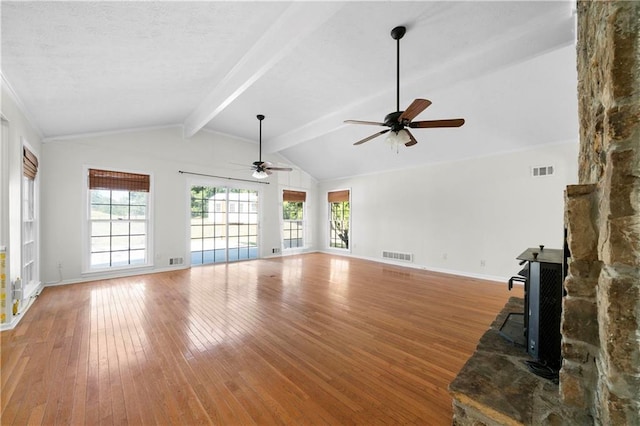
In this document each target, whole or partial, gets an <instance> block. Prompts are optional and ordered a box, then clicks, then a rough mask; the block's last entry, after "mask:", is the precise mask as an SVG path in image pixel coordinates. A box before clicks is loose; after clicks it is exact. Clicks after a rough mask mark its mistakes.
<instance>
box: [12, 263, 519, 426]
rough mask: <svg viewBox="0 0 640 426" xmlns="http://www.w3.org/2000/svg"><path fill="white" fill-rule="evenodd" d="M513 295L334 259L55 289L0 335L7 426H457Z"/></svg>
mask: <svg viewBox="0 0 640 426" xmlns="http://www.w3.org/2000/svg"><path fill="white" fill-rule="evenodd" d="M513 295H514V292H509V291H508V290H507V286H506V284H505V283H503V284H502V285H499V284H496V283H490V282H486V281H481V280H474V279H467V278H462V277H457V276H450V275H444V274H437V273H432V272H427V271H422V270H416V269H408V268H401V267H396V266H390V265H384V264H381V263H375V262H369V261H364V260H358V259H352V258H345V257H339V256H332V255H327V254H320V253H313V254H306V255H300V256H293V257H284V258H275V259H262V260H256V261H249V262H242V263H234V264H228V265H210V266H202V267H197V268H196V267H194V268H192V269H190V270H183V271H175V272H166V273H159V274H150V275H143V276H137V277H129V278H122V279H113V280H104V281H95V282H91V283H83V284H74V285H67V286H60V287H49V288H46V289H45V290H44V291H43V292H42V294H41V295H40V297H39V298H38V300H36V302H35V304H34V305H33V306H32V308H31V309H30V310H29V311H28V312H27V314H26V316H25V318H23V320H22V321H21V322H20V324H19V325H18V326H17V327H16V328H15V329H14V330H12V331H6V332H3V333H2V334H1V336H0V337H1V339H2V357H1V367H2V377H1V380H2V381H1V384H2V398H1V401H2V406H1V408H2V413H1V418H0V420H1V423H2V425H12V424H14V425H25V424H43V425H52V424H72V425H76V424H90V425H97V424H132V425H138V424H180V425H189V424H223V425H237V424H293V425H299V424H331V425H338V424H339V425H349V424H360V425H390V424H422V425H445V424H451V399H450V397H449V395H448V392H447V386H448V384H449V382H450V381H451V380H453V378H454V377H455V375H456V374H457V372H458V370H459V369H460V368H461V367H462V365H463V364H464V362H465V361H466V359H467V358H468V357H469V356H470V355H471V354H472V352H473V350H474V349H475V346H476V343H477V341H478V339H479V338H480V336H481V335H482V333H484V331H486V329H487V328H488V327H489V324H490V323H491V321H492V320H493V319H494V317H495V315H496V314H497V313H498V312H499V311H500V309H501V308H502V307H503V305H504V304H505V303H506V301H507V299H508V298H509V296H513ZM515 295H521V289H518V290H516V293H515Z"/></svg>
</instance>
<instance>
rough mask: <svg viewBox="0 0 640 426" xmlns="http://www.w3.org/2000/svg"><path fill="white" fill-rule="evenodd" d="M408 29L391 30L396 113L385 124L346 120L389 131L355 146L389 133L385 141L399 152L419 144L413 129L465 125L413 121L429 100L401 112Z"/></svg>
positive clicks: (460, 122)
mask: <svg viewBox="0 0 640 426" xmlns="http://www.w3.org/2000/svg"><path fill="white" fill-rule="evenodd" d="M406 31H407V29H406V28H405V27H403V26H398V27H395V28H394V29H392V30H391V38H393V39H394V40H396V42H397V61H396V71H397V78H396V111H395V112H392V113H389V114H387V116H386V117H385V118H384V122H377V121H360V120H345V123H351V124H366V125H372V126H386V127H389V129H386V130H382V131H380V132H378V133H375V134H373V135H371V136H368V137H366V138H364V139H361V140H359V141H358V142H356V143H354V145H360V144H363V143H365V142H368V141H370V140H371V139H374V138H376V137H378V136H380V135H383V134H385V133H388V135H387V137H386V139H385V141H386V142H387V143H388V144H390V145H391V147H392V148H395V149H396V152H398V151H399V148H400V145H404V146H407V147H409V146H413V145H415V144H417V143H418V141H417V140H416V138H415V137H414V136H413V134H412V133H411V132H410V131H409V129H408V128H411V129H415V128H418V129H426V128H435V127H460V126H462V125H463V124H464V119H462V118H454V119H448V120H428V121H412V120H413V119H414V118H416V117H417V116H418V114H420V113H421V112H422V111H424V110H425V109H427V107H429V105H431V101H429V100H428V99H415V100H414V101H413V102H412V103H411V105H409V107H408V108H407V109H406V110H404V111H400V39H401V38H402V37H404V35H405V33H406Z"/></svg>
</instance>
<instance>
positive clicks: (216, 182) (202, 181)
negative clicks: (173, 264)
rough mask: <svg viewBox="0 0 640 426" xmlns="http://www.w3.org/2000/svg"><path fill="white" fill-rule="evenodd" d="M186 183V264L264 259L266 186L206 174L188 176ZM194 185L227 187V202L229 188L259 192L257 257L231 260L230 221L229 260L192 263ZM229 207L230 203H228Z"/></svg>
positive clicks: (226, 253)
mask: <svg viewBox="0 0 640 426" xmlns="http://www.w3.org/2000/svg"><path fill="white" fill-rule="evenodd" d="M185 183H186V191H187V194H188V196H187V197H186V206H185V209H186V211H187V214H186V215H185V216H186V223H185V228H186V231H185V233H186V234H185V235H186V238H185V240H186V247H185V256H184V258H185V259H188V260H187V261H185V265H188V266H189V267H191V266H196V267H198V266H205V265H215V264H229V263H234V262H242V261H245V260H257V259H262V257H263V256H262V253H261V252H262V250H263V247H262V240H263V238H262V222H263V220H264V217H263V205H264V186H263V185H262V184H261V183H259V182H256V183H253V182H251V181H230V180H227V179H220V178H215V177H206V176H194V177H188V178H187V179H185ZM193 186H207V187H211V188H213V187H216V188H220V187H222V188H226V189H227V192H226V202H227V203H228V202H229V191H228V190H229V189H244V190H250V191H255V192H256V193H257V198H258V212H257V213H258V216H257V220H258V223H257V224H256V225H257V231H256V232H257V242H256V243H257V257H256V258H249V259H237V260H231V261H230V260H229V244H228V238H229V234H228V226H229V223H227V242H226V244H227V247H226V252H225V256H226V257H227V260H226V261H225V262H215V263H204V264H200V263H198V264H196V265H192V264H191V188H192V187H193ZM227 207H228V205H227ZM226 213H227V214H229V213H230V212H229V211H227V212H226Z"/></svg>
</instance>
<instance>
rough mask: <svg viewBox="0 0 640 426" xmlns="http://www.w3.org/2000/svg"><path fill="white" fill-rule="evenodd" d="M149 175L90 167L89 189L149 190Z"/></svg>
mask: <svg viewBox="0 0 640 426" xmlns="http://www.w3.org/2000/svg"><path fill="white" fill-rule="evenodd" d="M149 186H150V178H149V175H142V174H137V173H126V172H114V171H111V170H100V169H89V189H106V190H112V191H137V192H149Z"/></svg>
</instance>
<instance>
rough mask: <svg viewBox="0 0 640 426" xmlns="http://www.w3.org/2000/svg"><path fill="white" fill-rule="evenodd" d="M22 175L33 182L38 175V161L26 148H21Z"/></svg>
mask: <svg viewBox="0 0 640 426" xmlns="http://www.w3.org/2000/svg"><path fill="white" fill-rule="evenodd" d="M22 174H23V175H24V176H26V177H28V178H29V179H33V180H35V179H36V175H37V174H38V159H37V158H36V156H35V154H34V153H33V152H31V151H29V150H28V149H27V148H26V147H22Z"/></svg>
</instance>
